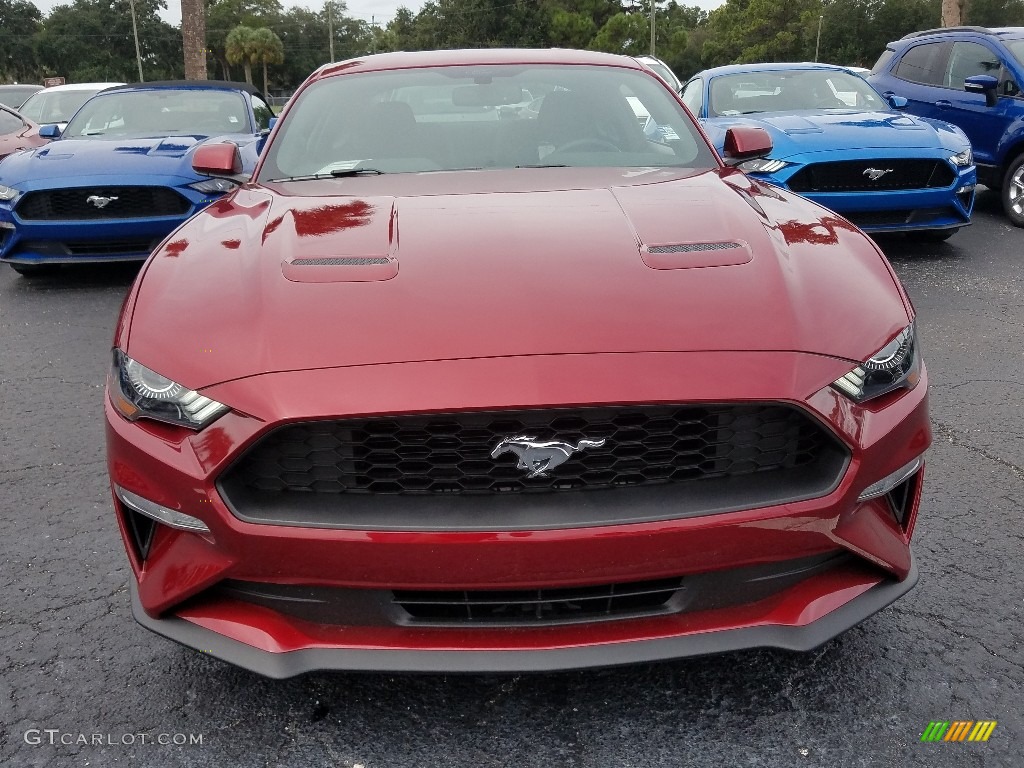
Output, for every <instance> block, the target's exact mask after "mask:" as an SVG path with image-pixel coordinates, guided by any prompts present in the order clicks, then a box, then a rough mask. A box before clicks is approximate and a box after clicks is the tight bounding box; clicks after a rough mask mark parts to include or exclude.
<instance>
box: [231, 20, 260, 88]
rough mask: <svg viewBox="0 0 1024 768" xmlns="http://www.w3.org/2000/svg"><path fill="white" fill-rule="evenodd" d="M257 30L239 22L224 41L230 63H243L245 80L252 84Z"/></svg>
mask: <svg viewBox="0 0 1024 768" xmlns="http://www.w3.org/2000/svg"><path fill="white" fill-rule="evenodd" d="M255 43H256V30H255V29H253V28H252V27H247V26H245V25H244V24H239V25H238V26H237V27H235V28H234V29H232V30H231V31H230V32H228V37H227V40H225V41H224V54H225V56H226V57H227V60H228V63H229V64H241V65H242V67H243V68H244V69H245V82H247V83H248V84H249V85H252V65H253V63H254V62H256V61H257V59H256V55H255Z"/></svg>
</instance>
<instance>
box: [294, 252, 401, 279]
mask: <svg viewBox="0 0 1024 768" xmlns="http://www.w3.org/2000/svg"><path fill="white" fill-rule="evenodd" d="M339 267H343V269H339ZM281 271H282V272H283V273H284V276H285V278H287V279H288V280H291V281H292V282H293V283H375V282H380V281H381V280H390V279H392V278H393V277H396V276H397V275H398V259H396V258H389V257H387V256H300V257H296V258H293V259H289V260H286V261H284V262H282V263H281Z"/></svg>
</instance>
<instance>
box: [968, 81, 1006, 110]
mask: <svg viewBox="0 0 1024 768" xmlns="http://www.w3.org/2000/svg"><path fill="white" fill-rule="evenodd" d="M998 88H999V81H998V80H997V79H996V78H994V77H992V75H972V76H971V77H968V78H967V79H966V80H964V90H965V91H967V92H968V93H983V94H984V95H985V105H986V106H989V107H994V106H995V105H996V103H997V102H998V101H999V94H998V93H996V89H998Z"/></svg>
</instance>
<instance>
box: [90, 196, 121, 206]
mask: <svg viewBox="0 0 1024 768" xmlns="http://www.w3.org/2000/svg"><path fill="white" fill-rule="evenodd" d="M115 200H117V198H116V197H103V196H102V195H89V196H88V197H87V198H85V202H87V203H92V204H93V205H95V206H96V207H97V208H106V207H107V206H108V205H110V204H111V203H112V202H114V201H115Z"/></svg>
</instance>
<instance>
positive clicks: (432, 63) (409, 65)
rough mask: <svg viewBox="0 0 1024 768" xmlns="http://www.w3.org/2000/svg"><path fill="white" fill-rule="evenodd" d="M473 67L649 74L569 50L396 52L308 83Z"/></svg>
mask: <svg viewBox="0 0 1024 768" xmlns="http://www.w3.org/2000/svg"><path fill="white" fill-rule="evenodd" d="M473 64H484V65H486V64H575V65H582V66H588V65H589V66H606V67H608V66H611V67H625V68H627V69H635V70H637V71H640V72H646V71H648V70H646V69H645V68H644V67H642V66H641V65H640V64H638V63H637V62H636V61H635V60H634V59H633V58H631V57H629V56H620V55H617V54H614V53H599V52H597V51H578V50H571V49H568V48H479V49H476V48H472V49H464V50H453V51H397V52H394V53H378V54H375V55H372V56H361V57H359V58H356V59H349V60H348V61H340V62H336V63H333V64H324V65H323V66H321V67H320V68H319V69H318V70H316V72H314V73H313V74H312V75H311V76H310V79H311V80H319V79H321V78H325V77H331V76H332V75H337V74H343V73H350V72H373V71H378V70H386V69H414V68H418V67H456V66H470V65H473Z"/></svg>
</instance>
